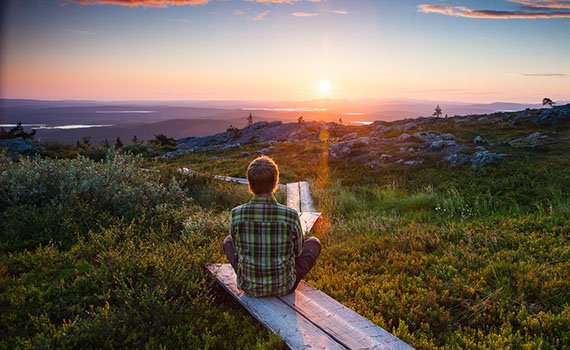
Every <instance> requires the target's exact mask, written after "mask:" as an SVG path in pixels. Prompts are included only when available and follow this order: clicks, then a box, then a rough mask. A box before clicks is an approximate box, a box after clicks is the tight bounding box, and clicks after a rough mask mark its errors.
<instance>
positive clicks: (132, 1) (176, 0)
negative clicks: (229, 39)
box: [74, 0, 210, 8]
mask: <svg viewBox="0 0 570 350" xmlns="http://www.w3.org/2000/svg"><path fill="white" fill-rule="evenodd" d="M74 1H75V2H76V3H77V4H80V5H118V6H127V7H137V6H143V7H160V8H164V7H168V6H170V5H174V6H186V5H204V4H207V3H208V2H209V1H210V0H74Z"/></svg>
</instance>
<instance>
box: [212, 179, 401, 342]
mask: <svg viewBox="0 0 570 350" xmlns="http://www.w3.org/2000/svg"><path fill="white" fill-rule="evenodd" d="M216 178H218V179H220V180H225V181H233V182H238V183H242V184H248V183H247V180H246V179H240V178H231V177H222V176H216ZM285 187H286V189H287V206H288V207H290V208H293V209H295V210H297V212H299V216H300V218H301V226H302V227H303V232H304V233H305V234H306V233H308V232H309V231H310V230H311V228H312V227H313V225H314V224H315V223H316V222H317V221H318V220H319V217H320V216H321V213H319V212H317V211H316V210H315V207H314V205H313V200H312V198H311V194H310V191H309V183H308V182H305V181H301V182H294V183H288V184H287V185H286V186H285ZM206 267H207V269H208V271H209V272H210V273H211V274H212V275H213V276H214V277H215V278H216V279H217V280H218V282H219V283H220V284H221V285H222V287H224V289H226V290H227V291H228V292H229V293H230V294H231V295H232V296H233V297H234V298H235V299H236V300H237V301H238V302H239V303H240V304H241V305H243V306H244V307H245V308H246V309H247V310H248V311H249V313H251V314H252V315H253V317H255V318H256V319H257V320H258V321H259V322H261V323H262V324H263V325H264V326H266V327H267V328H268V329H269V330H271V331H273V332H274V333H279V334H280V335H281V337H282V338H283V340H284V341H285V342H286V343H287V345H288V346H289V347H290V348H291V349H294V350H296V349H333V350H334V349H378V350H380V349H398V350H403V349H412V347H410V346H409V345H408V344H406V343H404V342H403V341H402V340H400V339H398V338H397V337H395V336H394V335H392V334H390V333H389V332H387V331H386V330H384V329H382V328H381V327H379V326H377V325H375V324H374V323H372V322H370V321H369V320H367V319H366V318H364V317H362V316H360V315H359V314H357V313H356V312H354V311H352V310H350V309H349V308H347V307H346V306H344V305H342V304H341V303H339V302H338V301H336V300H334V299H333V298H331V297H330V296H328V295H327V294H325V293H323V292H321V291H320V290H318V289H316V288H314V287H313V286H311V285H310V284H308V283H306V282H304V281H301V283H300V284H299V286H298V287H297V289H296V290H295V291H294V292H293V293H290V294H287V295H285V296H281V297H264V298H254V297H250V296H248V295H246V294H244V293H243V292H242V291H241V290H240V289H239V288H238V287H237V276H236V274H235V272H234V269H233V268H232V267H231V265H230V264H208V265H206Z"/></svg>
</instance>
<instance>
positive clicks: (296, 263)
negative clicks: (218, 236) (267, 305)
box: [224, 156, 321, 297]
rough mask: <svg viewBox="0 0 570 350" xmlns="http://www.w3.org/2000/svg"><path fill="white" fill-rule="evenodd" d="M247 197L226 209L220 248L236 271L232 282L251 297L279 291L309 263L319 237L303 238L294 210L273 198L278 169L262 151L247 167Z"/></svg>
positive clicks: (287, 290) (292, 282) (284, 290)
mask: <svg viewBox="0 0 570 350" xmlns="http://www.w3.org/2000/svg"><path fill="white" fill-rule="evenodd" d="M247 180H248V181H249V190H250V192H251V193H253V198H252V199H251V201H250V202H249V203H246V204H243V205H240V206H238V207H235V208H234V209H232V213H231V229H230V235H229V236H227V237H226V239H225V240H224V252H225V253H226V256H227V257H228V260H229V261H230V263H231V265H232V267H233V268H234V270H235V271H236V274H237V282H238V287H239V288H240V289H241V290H243V291H244V292H245V293H246V294H248V295H250V296H254V297H262V296H270V295H285V294H288V293H291V292H292V291H294V290H295V288H297V285H298V284H299V282H300V281H301V279H302V278H303V277H304V276H305V275H306V274H307V273H308V272H309V271H310V270H311V268H312V267H313V266H315V264H316V262H317V258H318V256H319V254H320V253H321V242H320V241H319V240H318V239H317V238H315V237H311V238H308V239H306V240H304V237H303V231H302V230H301V222H300V220H299V214H298V213H297V211H295V209H291V208H288V207H286V206H284V205H281V204H279V203H277V201H276V200H275V197H274V196H273V193H275V190H276V189H277V183H278V182H279V169H278V168H277V164H275V162H274V161H273V159H271V158H269V157H266V156H262V157H259V158H257V159H255V160H253V161H252V162H251V163H250V164H249V166H248V167H247Z"/></svg>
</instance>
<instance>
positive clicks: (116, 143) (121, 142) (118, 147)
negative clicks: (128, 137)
mask: <svg viewBox="0 0 570 350" xmlns="http://www.w3.org/2000/svg"><path fill="white" fill-rule="evenodd" d="M123 146H124V145H123V141H121V138H120V137H117V141H115V149H120V148H123Z"/></svg>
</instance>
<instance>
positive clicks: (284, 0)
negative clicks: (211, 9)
mask: <svg viewBox="0 0 570 350" xmlns="http://www.w3.org/2000/svg"><path fill="white" fill-rule="evenodd" d="M246 1H249V2H258V3H262V4H292V3H295V2H300V1H303V0H246ZM304 1H307V2H325V1H326V0H304Z"/></svg>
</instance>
